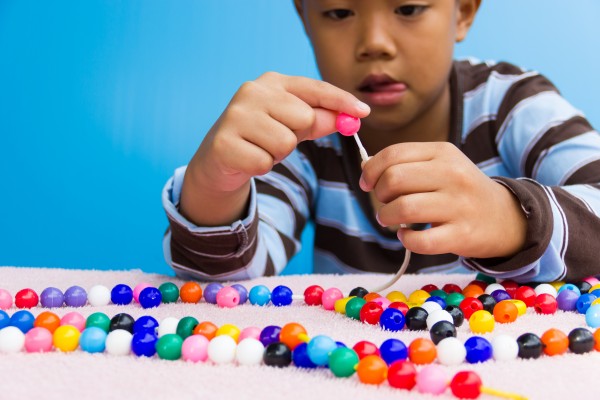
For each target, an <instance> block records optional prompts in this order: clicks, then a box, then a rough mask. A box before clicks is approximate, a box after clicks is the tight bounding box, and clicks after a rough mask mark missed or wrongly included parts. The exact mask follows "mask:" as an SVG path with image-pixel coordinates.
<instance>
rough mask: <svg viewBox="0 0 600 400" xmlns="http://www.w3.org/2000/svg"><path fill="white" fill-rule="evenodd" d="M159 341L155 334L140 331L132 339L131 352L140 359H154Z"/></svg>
mask: <svg viewBox="0 0 600 400" xmlns="http://www.w3.org/2000/svg"><path fill="white" fill-rule="evenodd" d="M138 298H139V297H138ZM157 341H158V337H157V336H156V335H155V334H154V332H151V331H138V332H136V333H134V334H133V337H132V338H131V352H132V353H133V354H135V355H136V356H138V357H142V356H145V357H152V356H153V355H155V354H156V342H157Z"/></svg>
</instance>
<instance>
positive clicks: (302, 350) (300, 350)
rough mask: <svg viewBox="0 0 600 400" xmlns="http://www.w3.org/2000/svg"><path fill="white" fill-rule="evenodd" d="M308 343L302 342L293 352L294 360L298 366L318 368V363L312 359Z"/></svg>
mask: <svg viewBox="0 0 600 400" xmlns="http://www.w3.org/2000/svg"><path fill="white" fill-rule="evenodd" d="M307 348H308V344H307V343H300V344H299V345H298V346H296V348H295V349H294V351H293V352H292V361H293V362H294V365H295V366H296V367H298V368H317V365H316V364H315V363H314V362H312V361H310V358H309V357H308V352H307Z"/></svg>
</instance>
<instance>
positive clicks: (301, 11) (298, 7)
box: [294, 0, 304, 22]
mask: <svg viewBox="0 0 600 400" xmlns="http://www.w3.org/2000/svg"><path fill="white" fill-rule="evenodd" d="M294 7H296V12H297V13H298V16H299V17H300V19H301V20H302V22H304V9H303V7H302V0H294Z"/></svg>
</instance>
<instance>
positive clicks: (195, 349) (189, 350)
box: [181, 335, 263, 364]
mask: <svg viewBox="0 0 600 400" xmlns="http://www.w3.org/2000/svg"><path fill="white" fill-rule="evenodd" d="M252 340H254V342H258V341H257V340H255V339H252ZM259 345H260V357H261V358H259V360H262V350H263V346H262V344H260V343H259ZM245 347H248V346H245ZM181 358H182V359H183V360H184V361H191V362H198V361H206V359H207V358H208V339H207V338H205V337H204V336H202V335H192V336H188V337H187V338H185V340H184V341H183V343H182V345H181ZM244 361H246V359H244V358H243V357H240V361H239V362H240V364H244Z"/></svg>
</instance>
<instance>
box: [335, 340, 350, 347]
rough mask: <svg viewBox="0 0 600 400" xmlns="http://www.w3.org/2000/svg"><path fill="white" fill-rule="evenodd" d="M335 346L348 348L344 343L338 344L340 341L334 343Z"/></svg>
mask: <svg viewBox="0 0 600 400" xmlns="http://www.w3.org/2000/svg"><path fill="white" fill-rule="evenodd" d="M335 344H336V345H337V347H348V346H346V344H345V343H344V342H340V341H337V342H335Z"/></svg>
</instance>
